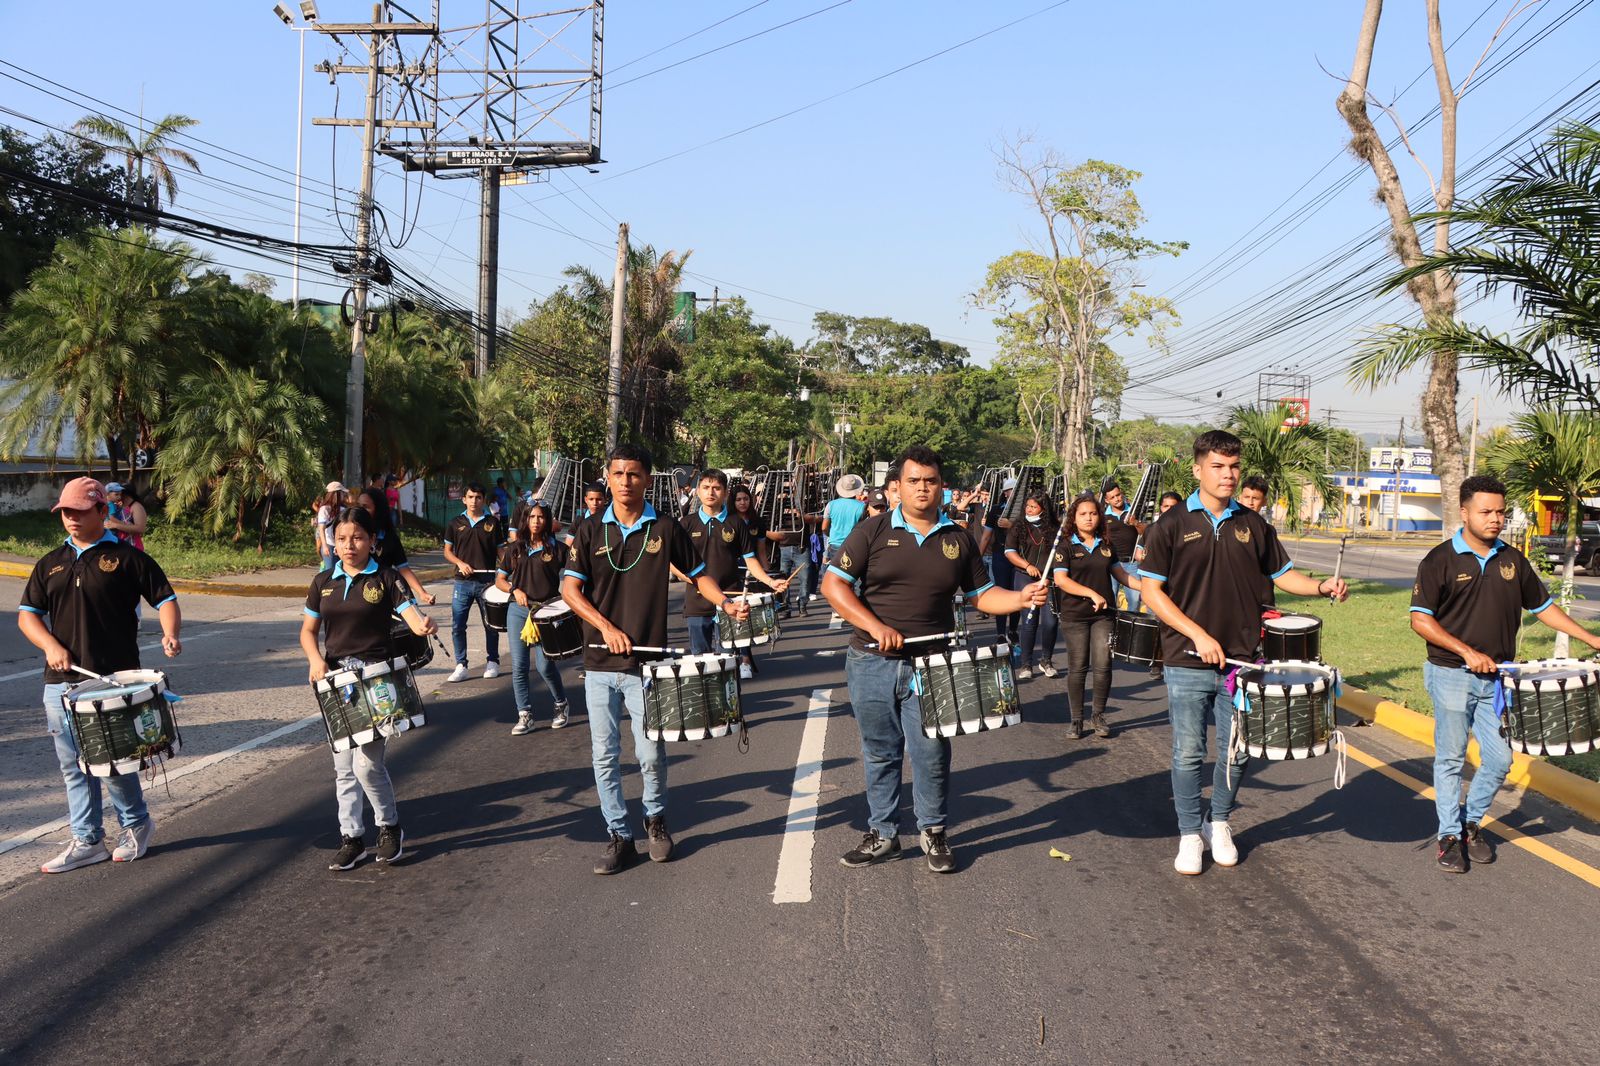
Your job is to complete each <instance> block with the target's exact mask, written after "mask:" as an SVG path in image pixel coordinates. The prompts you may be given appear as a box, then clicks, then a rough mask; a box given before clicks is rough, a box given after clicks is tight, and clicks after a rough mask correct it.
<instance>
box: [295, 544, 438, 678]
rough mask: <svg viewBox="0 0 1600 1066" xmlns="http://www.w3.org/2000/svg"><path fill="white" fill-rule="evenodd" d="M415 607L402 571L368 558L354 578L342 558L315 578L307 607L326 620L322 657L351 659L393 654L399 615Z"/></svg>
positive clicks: (367, 659)
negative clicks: (392, 634) (365, 564)
mask: <svg viewBox="0 0 1600 1066" xmlns="http://www.w3.org/2000/svg"><path fill="white" fill-rule="evenodd" d="M414 606H416V604H415V603H414V602H413V601H412V599H411V592H410V590H409V589H407V588H406V581H405V578H403V577H401V576H400V572H399V571H398V570H396V569H394V568H393V567H390V566H379V565H378V560H376V559H368V560H367V566H366V569H364V570H362V571H361V573H359V574H356V575H355V576H353V577H352V576H351V575H349V574H347V573H345V569H344V563H342V562H338V563H335V564H333V569H332V570H324V571H323V572H322V573H320V574H318V575H317V576H316V577H314V578H312V579H311V588H310V589H309V590H308V591H307V592H306V607H305V611H306V614H308V615H310V616H311V617H312V618H319V619H321V620H322V643H323V657H324V658H326V659H327V660H328V661H329V662H330V663H332V662H337V661H339V660H340V659H349V658H355V659H360V660H361V661H363V662H367V663H376V662H383V661H384V660H387V659H392V658H394V641H393V639H392V637H391V635H390V631H391V629H392V627H393V623H394V616H395V615H396V614H399V613H400V612H401V611H403V610H405V609H406V608H407V607H414Z"/></svg>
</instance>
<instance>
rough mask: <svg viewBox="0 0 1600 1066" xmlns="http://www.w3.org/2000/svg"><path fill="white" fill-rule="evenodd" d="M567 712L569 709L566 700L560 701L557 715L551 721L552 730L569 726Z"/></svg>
mask: <svg viewBox="0 0 1600 1066" xmlns="http://www.w3.org/2000/svg"><path fill="white" fill-rule="evenodd" d="M567 710H568V707H567V701H566V700H558V701H557V702H556V715H555V717H554V718H552V719H550V728H551V729H560V728H561V727H563V726H565V725H566V724H567Z"/></svg>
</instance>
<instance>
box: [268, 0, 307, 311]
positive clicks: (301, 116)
mask: <svg viewBox="0 0 1600 1066" xmlns="http://www.w3.org/2000/svg"><path fill="white" fill-rule="evenodd" d="M272 13H273V14H274V15H277V16H278V18H279V19H280V20H282V22H283V24H284V25H285V26H287V27H289V28H290V29H291V30H293V31H294V32H295V33H298V34H299V35H300V70H299V75H298V76H299V82H300V87H299V91H298V93H297V94H296V99H295V122H294V280H293V281H292V282H291V283H290V290H289V302H290V304H291V305H292V306H293V307H294V309H295V310H296V311H298V310H300V149H301V145H302V143H303V141H304V133H305V125H306V34H307V33H308V32H309V31H310V29H311V26H310V24H311V23H313V22H315V21H317V5H316V4H314V3H312V2H311V0H304V2H303V3H302V4H301V5H300V14H301V15H302V16H304V17H305V20H306V25H304V26H296V25H295V24H294V15H292V14H291V13H290V12H289V9H288V8H286V7H284V6H283V5H282V4H274V5H273V6H272Z"/></svg>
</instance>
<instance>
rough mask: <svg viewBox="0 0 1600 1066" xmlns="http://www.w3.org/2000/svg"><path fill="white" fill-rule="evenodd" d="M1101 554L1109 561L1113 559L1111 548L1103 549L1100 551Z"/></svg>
mask: <svg viewBox="0 0 1600 1066" xmlns="http://www.w3.org/2000/svg"><path fill="white" fill-rule="evenodd" d="M1100 554H1101V555H1104V556H1105V557H1106V558H1107V559H1109V558H1111V549H1110V548H1101V549H1100Z"/></svg>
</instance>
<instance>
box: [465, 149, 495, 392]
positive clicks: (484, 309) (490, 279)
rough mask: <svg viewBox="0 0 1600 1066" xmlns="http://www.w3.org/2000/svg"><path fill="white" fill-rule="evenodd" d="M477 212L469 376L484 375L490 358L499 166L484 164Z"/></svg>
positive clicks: (492, 327)
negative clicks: (475, 315) (474, 314)
mask: <svg viewBox="0 0 1600 1066" xmlns="http://www.w3.org/2000/svg"><path fill="white" fill-rule="evenodd" d="M480 173H481V175H482V185H483V189H482V196H481V197H480V206H479V215H478V335H477V343H476V344H475V345H474V351H473V360H472V362H473V376H474V377H478V378H483V377H487V376H488V374H489V365H490V364H491V363H493V362H494V330H495V316H496V314H497V311H496V309H495V308H496V304H497V303H498V302H499V282H500V168H499V167H484V168H483V170H482V171H481V172H480Z"/></svg>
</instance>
